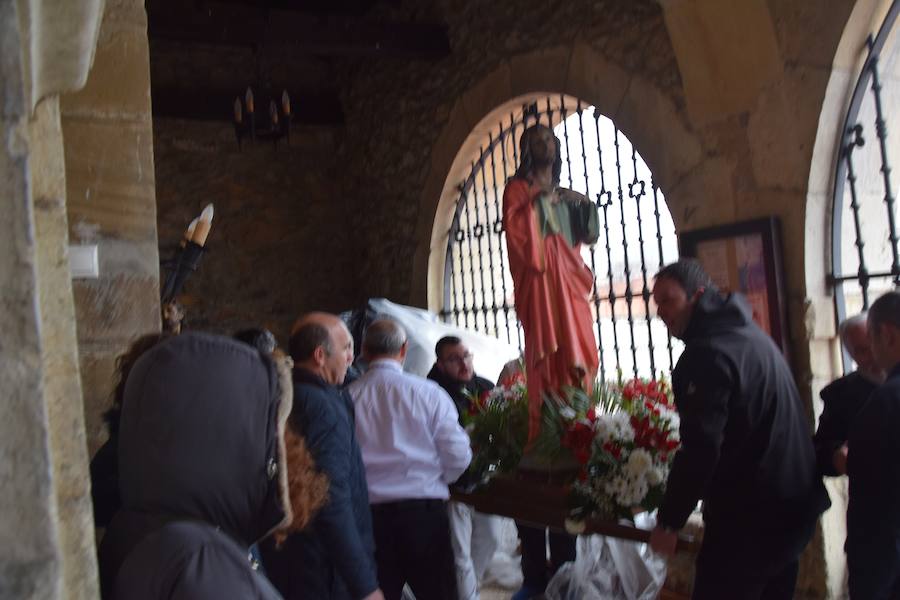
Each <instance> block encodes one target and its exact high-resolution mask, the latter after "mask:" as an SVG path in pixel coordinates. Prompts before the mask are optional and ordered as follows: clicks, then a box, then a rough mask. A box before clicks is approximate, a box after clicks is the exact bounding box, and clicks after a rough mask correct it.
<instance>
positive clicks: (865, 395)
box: [813, 313, 884, 477]
mask: <svg viewBox="0 0 900 600" xmlns="http://www.w3.org/2000/svg"><path fill="white" fill-rule="evenodd" d="M839 334H840V338H841V343H842V344H843V345H844V347H845V348H846V349H847V352H849V353H850V357H851V358H853V361H854V362H855V363H856V371H854V372H852V373H849V374H847V375H844V376H843V377H841V378H839V379H835V380H834V381H832V382H831V383H830V384H828V385H827V386H825V388H824V389H822V391H821V393H820V394H819V396H821V398H822V402H823V404H824V406H823V408H822V415H821V416H820V417H819V427H818V429H816V435H815V437H814V438H813V443H814V444H815V447H816V461H817V462H818V465H819V472H820V473H821V474H822V475H828V476H832V477H834V476H838V475H846V474H847V438H848V437H849V435H850V426H851V424H852V423H853V420H854V418H856V415H857V413H859V410H860V409H861V408H862V407H863V405H864V404H865V403H866V400H868V399H869V396H870V395H872V392H874V391H875V389H876V388H877V387H878V386H879V385H881V383H882V382H883V381H884V371H882V370H881V367H879V366H878V364H877V363H876V362H875V358H874V356H873V355H872V347H871V343H870V342H869V336H868V330H867V327H866V313H862V314H859V315H856V316H855V317H850V318H849V319H847V320H845V321H844V322H843V323H841V326H840V329H839Z"/></svg>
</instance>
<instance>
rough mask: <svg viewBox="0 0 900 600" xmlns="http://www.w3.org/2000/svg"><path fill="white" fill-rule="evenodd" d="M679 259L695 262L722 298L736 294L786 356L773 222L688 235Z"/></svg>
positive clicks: (681, 238)
mask: <svg viewBox="0 0 900 600" xmlns="http://www.w3.org/2000/svg"><path fill="white" fill-rule="evenodd" d="M679 248H680V251H681V256H689V257H693V258H696V259H697V260H699V261H700V263H701V264H702V265H703V268H704V269H706V272H707V273H709V276H710V277H711V278H712V280H713V281H714V282H715V283H716V285H717V286H718V287H719V289H720V290H721V291H722V292H723V293H730V292H740V293H741V294H743V295H744V296H745V297H746V298H747V301H748V302H749V304H750V308H751V310H752V311H753V319H754V320H755V321H756V323H757V324H758V325H759V326H760V327H761V328H762V329H763V330H764V331H766V332H768V333H769V335H771V336H772V339H774V340H775V343H776V344H778V345H779V346H780V347H781V351H782V352H783V353H784V354H785V355H787V353H788V327H787V310H786V303H785V292H784V265H783V260H782V254H781V225H780V222H779V221H778V218H777V217H765V218H762V219H756V220H753V221H744V222H741V223H732V224H728V225H721V226H718V227H710V228H707V229H698V230H695V231H688V232H685V233H682V234H681V235H680V236H679Z"/></svg>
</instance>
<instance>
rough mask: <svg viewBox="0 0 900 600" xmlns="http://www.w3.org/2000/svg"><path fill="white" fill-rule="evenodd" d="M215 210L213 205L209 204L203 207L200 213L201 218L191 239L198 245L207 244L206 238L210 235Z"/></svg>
mask: <svg viewBox="0 0 900 600" xmlns="http://www.w3.org/2000/svg"><path fill="white" fill-rule="evenodd" d="M214 212H215V211H214V210H213V205H212V204H207V205H206V208H204V209H203V212H201V213H200V217H199V220H198V221H197V225H196V228H195V229H194V234H193V235H192V236H191V241H192V242H194V243H195V244H197V245H198V246H203V245H205V244H206V238H207V236H209V229H210V227H211V226H212V220H213V213H214Z"/></svg>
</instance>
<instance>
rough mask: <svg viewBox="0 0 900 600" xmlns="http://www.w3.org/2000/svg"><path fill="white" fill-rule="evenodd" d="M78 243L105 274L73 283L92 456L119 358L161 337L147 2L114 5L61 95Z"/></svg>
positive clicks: (113, 0)
mask: <svg viewBox="0 0 900 600" xmlns="http://www.w3.org/2000/svg"><path fill="white" fill-rule="evenodd" d="M60 110H61V113H62V127H63V137H64V143H65V171H66V198H67V199H66V206H67V210H68V217H69V236H70V237H71V239H72V243H85V244H96V245H97V246H98V254H99V262H100V276H99V277H98V278H97V279H77V280H75V281H74V282H73V284H72V286H73V291H74V295H75V316H76V322H77V330H78V350H79V355H80V361H81V377H82V380H83V382H84V414H85V420H86V427H87V443H88V449H89V451H90V453H91V454H93V452H95V451H96V450H97V448H98V447H99V446H100V445H101V444H102V443H103V442H104V441H105V439H106V430H105V427H104V424H103V419H102V414H103V412H104V411H106V410H107V409H108V408H109V405H110V401H111V392H112V389H113V378H114V371H115V359H116V357H117V356H118V355H119V354H121V353H122V352H123V351H124V350H125V349H126V348H127V347H128V346H129V344H130V343H131V342H132V341H133V340H134V339H135V338H136V337H138V336H140V335H142V334H146V333H150V332H154V331H159V328H160V319H159V252H158V249H157V237H156V186H155V180H154V165H153V124H152V117H151V110H150V51H149V45H148V41H147V15H146V12H145V10H144V3H143V0H107V2H106V8H105V11H104V13H103V21H102V23H101V25H100V33H99V37H98V40H97V50H96V55H95V57H94V64H93V66H92V67H91V72H90V75H89V77H88V80H87V84H86V85H85V86H84V88H83V89H82V90H80V91H78V92H77V93H74V94H65V95H63V96H62V97H61V98H60Z"/></svg>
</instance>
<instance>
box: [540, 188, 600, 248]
mask: <svg viewBox="0 0 900 600" xmlns="http://www.w3.org/2000/svg"><path fill="white" fill-rule="evenodd" d="M535 204H536V206H535V208H537V218H538V225H539V226H540V228H541V237H547V236H548V235H554V234H560V235H562V236H563V238H565V240H566V242H567V243H568V244H569V246H571V247H574V246H575V245H576V244H593V243H594V242H596V241H597V238H599V237H600V218H599V216H598V215H597V207H596V206H594V204H593V203H592V202H566V201H560V202H557V203H556V204H553V202H552V201H551V196H550V194H549V193H542V194H541V195H540V196H538V198H537V199H536V200H535Z"/></svg>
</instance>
